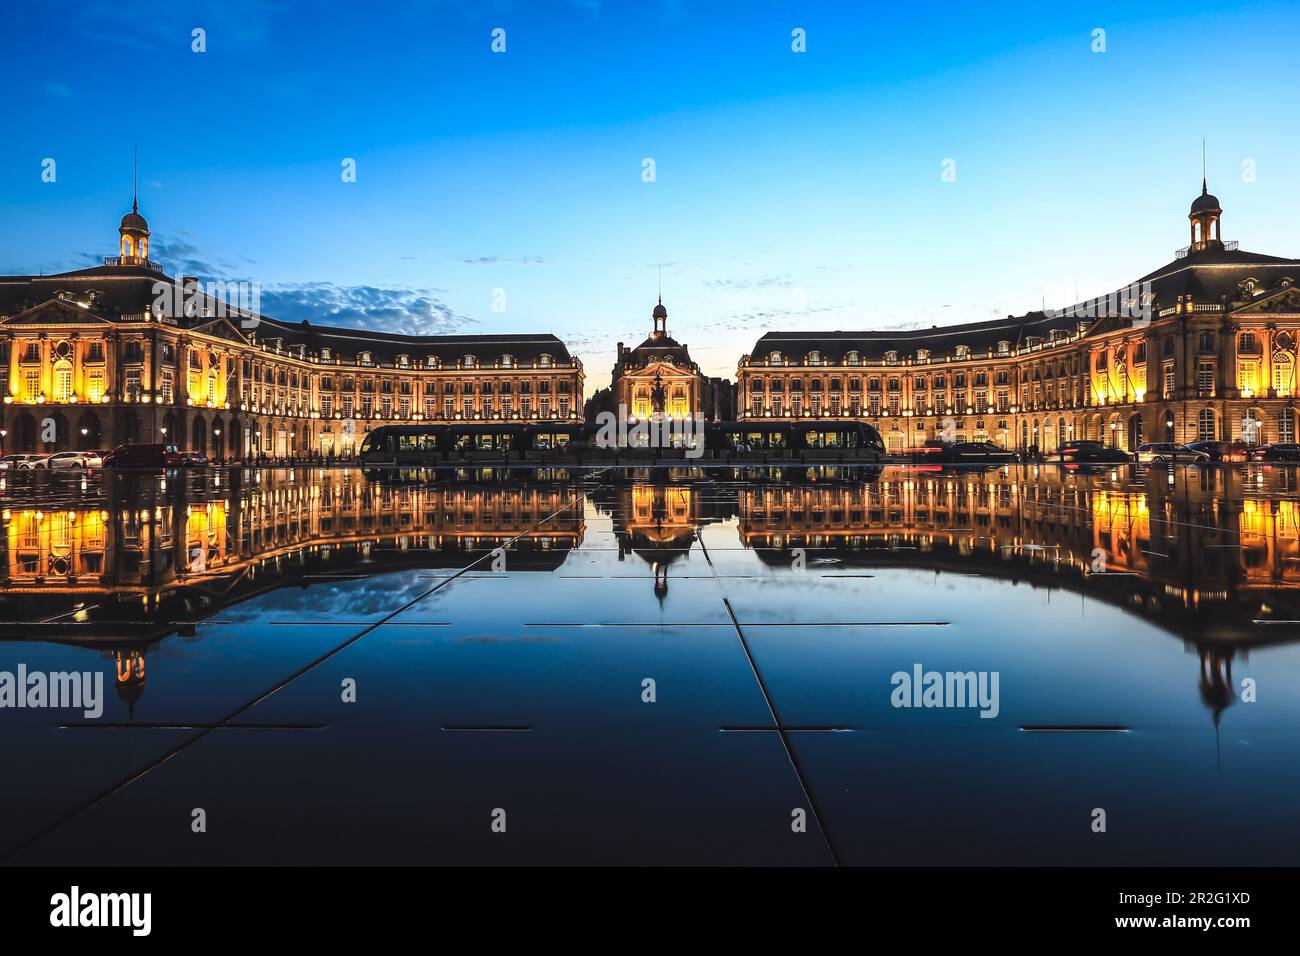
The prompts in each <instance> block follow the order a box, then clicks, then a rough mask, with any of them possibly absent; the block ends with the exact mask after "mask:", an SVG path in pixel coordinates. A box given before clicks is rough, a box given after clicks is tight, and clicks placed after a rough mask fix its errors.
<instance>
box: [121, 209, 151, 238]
mask: <svg viewBox="0 0 1300 956" xmlns="http://www.w3.org/2000/svg"><path fill="white" fill-rule="evenodd" d="M118 228H119V229H134V230H136V231H138V232H148V231H149V223H147V222H145V221H144V216H142V215H140V214H139V213H138V212H136V211H135V210H134V209H132V210H131V211H130V212H128V213H127V214H126V215H125V216H123V217H122V225H120V226H119V227H118Z"/></svg>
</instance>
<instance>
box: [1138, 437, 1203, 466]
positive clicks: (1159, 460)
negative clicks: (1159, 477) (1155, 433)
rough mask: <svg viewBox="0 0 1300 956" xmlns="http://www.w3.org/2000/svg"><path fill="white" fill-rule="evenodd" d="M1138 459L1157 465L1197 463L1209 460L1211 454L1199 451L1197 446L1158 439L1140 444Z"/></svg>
mask: <svg viewBox="0 0 1300 956" xmlns="http://www.w3.org/2000/svg"><path fill="white" fill-rule="evenodd" d="M1137 460H1138V461H1140V462H1150V463H1153V464H1157V465H1163V464H1165V463H1170V462H1171V463H1178V462H1186V463H1188V464H1193V465H1195V464H1198V463H1200V462H1206V461H1209V460H1210V456H1209V455H1207V454H1206V453H1205V452H1203V451H1197V450H1196V449H1195V448H1188V447H1187V446H1186V445H1177V444H1175V443H1174V442H1171V441H1157V442H1150V443H1148V444H1145V445H1138V450H1137Z"/></svg>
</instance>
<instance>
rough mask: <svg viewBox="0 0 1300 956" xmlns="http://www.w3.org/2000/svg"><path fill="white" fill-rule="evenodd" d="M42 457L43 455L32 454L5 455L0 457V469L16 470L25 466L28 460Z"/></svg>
mask: <svg viewBox="0 0 1300 956" xmlns="http://www.w3.org/2000/svg"><path fill="white" fill-rule="evenodd" d="M43 457H44V456H43V455H32V454H26V455H5V456H4V457H3V458H0V471H9V470H13V471H18V470H19V469H21V468H25V467H26V466H27V463H28V462H29V461H33V460H35V459H37V458H43Z"/></svg>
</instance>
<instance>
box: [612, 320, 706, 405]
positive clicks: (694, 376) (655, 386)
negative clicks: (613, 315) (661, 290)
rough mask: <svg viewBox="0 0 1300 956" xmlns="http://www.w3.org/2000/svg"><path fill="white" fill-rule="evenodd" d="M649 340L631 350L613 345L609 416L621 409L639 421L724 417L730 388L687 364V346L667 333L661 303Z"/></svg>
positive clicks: (666, 323) (695, 365)
mask: <svg viewBox="0 0 1300 956" xmlns="http://www.w3.org/2000/svg"><path fill="white" fill-rule="evenodd" d="M651 322H652V323H653V327H652V329H651V332H650V335H649V336H648V337H647V338H646V340H645V341H644V342H642V343H641V344H640V345H638V346H636V348H631V349H630V348H627V347H626V346H624V345H623V343H622V342H619V343H618V357H617V359H616V361H615V362H614V371H613V372H612V373H611V376H610V380H611V386H610V387H611V392H612V405H613V408H612V409H610V410H611V411H613V410H615V409H618V408H622V409H625V410H626V413H627V414H629V415H630V416H631V417H633V418H635V419H637V420H638V421H645V420H646V419H648V418H650V417H651V416H652V415H654V414H656V413H659V414H662V415H665V416H667V417H669V418H678V419H680V418H695V417H697V416H702V417H703V418H704V419H705V420H708V421H715V420H717V419H719V418H721V417H722V416H724V415H725V414H726V412H727V411H728V410H729V409H728V408H727V406H728V405H729V402H728V401H727V395H728V394H729V387H728V386H727V384H726V383H725V382H724V381H722V380H721V379H716V378H710V377H709V376H707V375H705V374H704V373H703V372H701V371H700V367H699V365H697V364H696V363H695V362H694V361H693V360H692V359H691V353H690V351H689V350H688V349H687V347H686V346H685V345H683V344H681V343H680V342H678V341H677V340H676V339H674V338H673V337H672V336H671V335H669V334H668V309H667V307H665V306H664V303H663V299H660V300H659V303H658V304H657V305H656V306H655V307H654V310H653V311H652V312H651Z"/></svg>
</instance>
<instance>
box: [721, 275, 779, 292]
mask: <svg viewBox="0 0 1300 956" xmlns="http://www.w3.org/2000/svg"><path fill="white" fill-rule="evenodd" d="M704 284H705V285H706V286H707V287H708V288H710V289H782V288H789V287H790V286H791V285H793V284H794V280H793V279H791V277H790V275H789V274H788V273H787V274H784V275H766V276H753V277H751V278H748V279H707V280H705V282H704Z"/></svg>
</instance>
